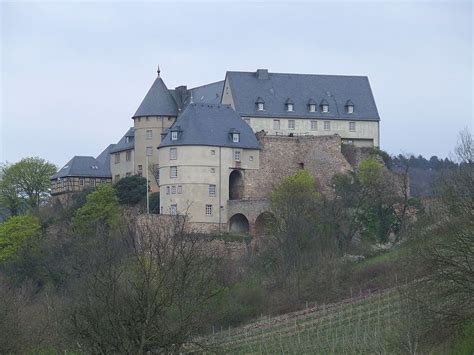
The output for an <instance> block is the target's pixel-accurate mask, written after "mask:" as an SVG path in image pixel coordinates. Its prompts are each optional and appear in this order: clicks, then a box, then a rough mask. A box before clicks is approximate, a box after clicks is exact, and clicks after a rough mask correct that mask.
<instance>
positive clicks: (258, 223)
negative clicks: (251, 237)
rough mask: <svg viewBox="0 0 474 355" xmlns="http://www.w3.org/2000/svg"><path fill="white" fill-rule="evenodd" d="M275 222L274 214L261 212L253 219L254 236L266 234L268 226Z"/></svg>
mask: <svg viewBox="0 0 474 355" xmlns="http://www.w3.org/2000/svg"><path fill="white" fill-rule="evenodd" d="M272 223H275V215H274V214H273V213H271V212H267V211H265V212H262V213H260V214H259V215H258V217H257V219H255V224H254V229H253V230H254V233H253V234H255V236H256V237H260V236H265V235H268V233H269V229H270V226H271V225H272Z"/></svg>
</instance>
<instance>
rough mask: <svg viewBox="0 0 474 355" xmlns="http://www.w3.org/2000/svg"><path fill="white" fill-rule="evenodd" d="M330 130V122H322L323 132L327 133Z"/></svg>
mask: <svg viewBox="0 0 474 355" xmlns="http://www.w3.org/2000/svg"><path fill="white" fill-rule="evenodd" d="M330 129H331V122H330V121H324V130H325V131H329V130H330Z"/></svg>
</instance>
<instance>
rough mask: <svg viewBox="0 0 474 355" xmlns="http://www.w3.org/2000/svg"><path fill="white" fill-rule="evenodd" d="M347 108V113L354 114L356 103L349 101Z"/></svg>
mask: <svg viewBox="0 0 474 355" xmlns="http://www.w3.org/2000/svg"><path fill="white" fill-rule="evenodd" d="M345 108H346V113H354V103H353V102H352V101H351V100H347V102H346V105H345Z"/></svg>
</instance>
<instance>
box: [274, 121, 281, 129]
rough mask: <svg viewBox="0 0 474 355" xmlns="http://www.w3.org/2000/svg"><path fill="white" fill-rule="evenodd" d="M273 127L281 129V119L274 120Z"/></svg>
mask: <svg viewBox="0 0 474 355" xmlns="http://www.w3.org/2000/svg"><path fill="white" fill-rule="evenodd" d="M273 129H280V120H273Z"/></svg>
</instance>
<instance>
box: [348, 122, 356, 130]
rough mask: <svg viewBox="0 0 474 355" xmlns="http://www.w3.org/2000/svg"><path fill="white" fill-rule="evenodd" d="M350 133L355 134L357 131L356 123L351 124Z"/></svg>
mask: <svg viewBox="0 0 474 355" xmlns="http://www.w3.org/2000/svg"><path fill="white" fill-rule="evenodd" d="M349 131H350V132H355V131H356V123H355V122H349Z"/></svg>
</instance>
